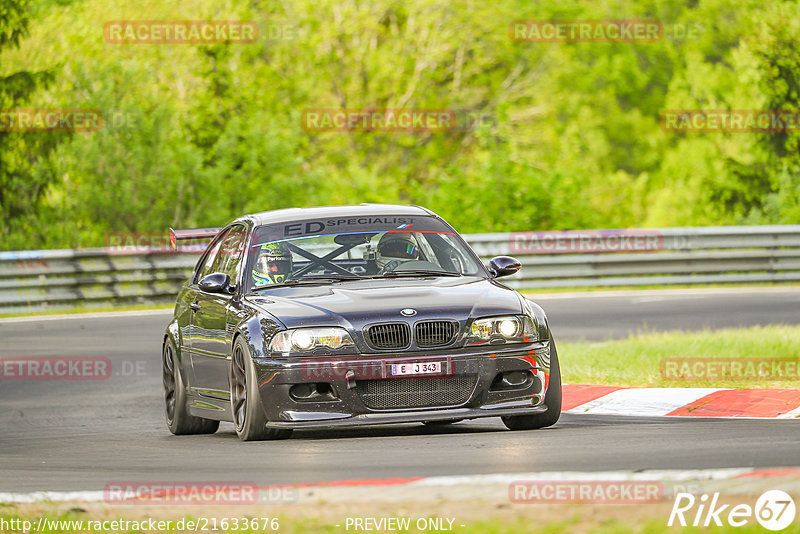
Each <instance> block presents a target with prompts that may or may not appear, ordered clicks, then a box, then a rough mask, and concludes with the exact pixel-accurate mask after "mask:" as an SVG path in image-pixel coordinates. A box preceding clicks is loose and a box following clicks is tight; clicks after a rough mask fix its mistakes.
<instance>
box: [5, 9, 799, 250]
mask: <svg viewBox="0 0 800 534" xmlns="http://www.w3.org/2000/svg"><path fill="white" fill-rule="evenodd" d="M21 2H22V0H5V2H4V4H5V7H0V36H2V35H3V32H4V30H5V31H6V32H7V31H9V30H8V28H13V27H14V25H15V24H17V26H18V24H19V23H18V22H16V23H15V21H14V17H8V16H4V14H6V15H7V14H8V13H13V6H17V7H19V6H22V7H21V8H20V10H21V11H20V12H21V13H24V14H25V16H26V18H27V19H28V30H29V31H28V33H27V34H26V35H25V36H24V37H23V38H22V39H20V40H19V43H18V46H13V45H12V44H9V43H5V45H4V44H3V42H2V40H0V104H2V105H0V108H13V107H48V108H53V107H65V108H94V109H100V110H102V111H103V113H104V116H105V117H106V126H105V127H104V128H102V129H101V130H99V131H97V132H93V133H75V134H72V135H65V134H60V135H61V137H59V138H57V139H55V140H54V139H52V136H53V135H55V134H26V135H21V134H10V133H3V132H0V165H2V168H0V186H2V196H0V210H2V217H3V218H2V221H1V222H0V240H1V241H0V248H2V249H31V248H59V247H77V246H99V245H102V244H103V242H104V236H105V235H106V234H107V233H109V232H125V231H142V232H148V231H163V230H164V229H165V228H166V227H167V226H175V227H192V226H210V225H218V224H224V223H225V222H227V221H228V220H230V219H232V218H233V217H235V216H238V215H240V214H242V213H246V212H254V211H262V210H269V209H275V208H281V207H289V206H310V205H319V204H337V203H358V202H400V203H415V204H421V205H425V206H427V207H430V208H431V209H433V210H434V211H436V212H438V213H439V214H440V215H442V216H443V217H444V218H445V219H447V220H449V221H450V222H452V223H453V224H454V226H455V227H456V228H457V229H458V230H460V231H462V232H486V231H512V230H534V229H536V230H547V229H574V228H625V227H659V226H691V225H727V224H767V223H798V222H800V203H799V202H798V200H799V199H800V178H798V176H799V175H800V154H799V153H798V139H800V137H799V136H798V134H796V133H789V134H784V135H756V134H741V133H738V134H737V133H717V134H710V133H709V134H698V133H694V134H687V133H672V132H665V131H664V130H663V129H662V128H661V127H660V125H659V114H660V112H662V111H663V110H665V109H698V108H711V109H795V110H797V109H800V53H798V52H799V51H798V43H800V16H798V15H800V9H798V7H799V6H798V2H797V1H794V0H792V1H783V0H770V1H764V0H757V1H755V0H753V1H751V0H738V1H723V0H697V1H678V0H663V1H660V2H654V3H652V4H650V3H643V2H637V1H635V0H597V1H593V2H584V1H573V0H536V1H531V0H497V1H495V2H481V1H478V0H457V1H455V2H454V1H451V0H404V1H399V0H398V1H395V0H292V1H291V2H276V1H274V0H251V1H249V2H248V1H244V0H196V1H194V2H184V3H180V2H169V1H167V0H161V1H157V0H142V1H139V2H120V1H115V2H111V1H109V0H34V1H33V3H31V4H29V5H27V4H22V3H21ZM645 4H647V5H645ZM9 6H12V7H9ZM4 10H5V12H4ZM174 19H177V20H256V21H258V22H259V24H260V27H261V29H262V37H261V38H260V39H259V41H258V42H257V43H254V44H237V45H221V44H220V45H209V46H199V45H189V44H177V45H164V44H127V45H118V44H108V43H105V42H104V40H103V25H104V24H105V23H106V22H108V21H112V20H174ZM519 19H573V20H574V19H657V20H660V21H662V22H663V24H664V26H665V30H666V38H665V39H663V40H661V41H659V42H656V43H571V44H555V43H516V42H512V41H511V39H510V38H509V34H508V28H509V23H510V22H512V21H514V20H519ZM275 27H283V28H291V29H292V30H293V31H291V32H289V33H288V35H285V38H281V39H269V38H268V37H269V36H268V35H266V36H265V35H263V34H264V33H268V32H267V31H265V30H268V29H269V28H275ZM19 72H31V73H44V74H41V77H45V76H46V73H52V76H53V79H52V80H51V81H50V82H49V83H47V80H46V79H44V78H42V80H41V83H37V84H35V87H34V86H31V87H28V88H27V89H26V90H25V91H24V92H23V93H21V96H20V94H17V97H18V98H16V100H9V99H8V98H6V99H5V100H3V99H2V95H4V94H8V93H9V87H10V86H9V81H8V80H9V79H10V78H12V77H13V76H14V75H15V73H19ZM4 91H5V92H4ZM306 108H350V109H352V108H436V109H439V108H448V109H457V110H465V111H468V112H470V113H472V114H473V115H475V116H481V117H483V119H484V120H482V121H480V122H479V123H477V124H475V127H472V128H467V129H465V130H460V131H456V132H448V133H433V132H429V133H376V132H372V133H366V132H346V133H343V132H328V133H309V132H306V131H305V130H303V129H302V127H301V124H300V117H301V114H302V112H303V110H304V109H306ZM36 136H39V137H36ZM48 136H49V137H48ZM12 165H14V168H13V169H12V167H11V166H12ZM12 171H13V172H12Z"/></svg>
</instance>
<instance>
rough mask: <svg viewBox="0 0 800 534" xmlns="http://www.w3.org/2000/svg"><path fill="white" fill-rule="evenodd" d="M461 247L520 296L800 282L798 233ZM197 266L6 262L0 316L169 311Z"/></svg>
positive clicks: (695, 233) (566, 238)
mask: <svg viewBox="0 0 800 534" xmlns="http://www.w3.org/2000/svg"><path fill="white" fill-rule="evenodd" d="M464 237H465V238H466V240H467V241H468V242H469V243H470V245H471V246H472V247H473V248H474V249H475V251H476V252H477V253H478V254H479V255H480V256H481V257H482V258H483V259H485V260H486V261H487V262H488V260H489V259H490V258H492V257H493V256H498V255H512V256H515V257H517V258H519V259H520V260H521V261H522V265H523V267H522V270H521V271H520V272H519V273H518V274H516V275H514V276H512V277H509V278H506V279H504V280H505V281H507V283H508V284H509V285H510V286H513V287H516V288H518V289H529V290H534V289H538V288H557V287H575V288H580V287H597V286H603V287H612V286H642V285H661V284H664V285H669V284H710V283H753V282H773V283H775V282H796V281H798V280H800V225H782V226H725V227H699V228H663V229H647V230H592V231H588V230H587V231H565V232H518V233H510V234H509V233H497V234H471V235H465V236H464ZM195 250H196V248H195ZM197 258H198V254H197V252H192V253H170V252H168V251H166V250H165V249H164V247H154V248H144V249H142V248H137V247H133V249H128V248H126V247H124V246H121V247H120V246H114V247H107V248H98V249H78V250H32V251H19V252H0V313H8V312H16V311H20V312H24V311H43V310H49V309H62V308H68V307H73V306H75V305H81V306H86V307H92V306H97V305H109V304H150V303H167V302H170V301H172V300H173V299H174V297H175V295H176V294H177V292H178V290H179V288H180V286H181V284H183V282H184V281H185V280H186V278H187V276H188V274H189V272H190V271H191V269H192V267H193V266H194V264H195V263H196V261H197Z"/></svg>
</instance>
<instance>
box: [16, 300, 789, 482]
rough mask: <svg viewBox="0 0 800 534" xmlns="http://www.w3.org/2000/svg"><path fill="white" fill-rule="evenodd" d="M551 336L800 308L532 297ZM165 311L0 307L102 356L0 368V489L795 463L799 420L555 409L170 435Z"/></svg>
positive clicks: (30, 352) (23, 351)
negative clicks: (526, 417) (97, 372)
mask: <svg viewBox="0 0 800 534" xmlns="http://www.w3.org/2000/svg"><path fill="white" fill-rule="evenodd" d="M538 301H539V302H540V303H541V304H542V306H543V307H544V308H545V310H546V311H547V312H548V314H549V316H550V319H551V324H552V328H553V331H554V332H555V334H556V336H557V338H558V339H562V340H563V339H580V338H583V339H602V338H606V337H621V336H625V335H627V334H628V333H630V332H637V331H647V330H664V329H676V328H686V329H698V328H704V327H709V328H719V327H723V326H737V325H753V324H774V323H793V324H796V323H798V322H800V313H798V310H800V290H797V289H793V288H781V289H763V290H743V289H737V290H728V289H725V290H708V291H698V290H686V291H679V290H676V291H666V292H654V291H648V292H640V293H637V294H631V293H621V294H616V295H614V294H598V295H591V296H585V297H576V296H568V295H563V294H554V295H549V296H546V297H544V298H541V299H538ZM168 318H169V312H164V313H162V312H158V313H149V314H137V315H135V316H130V315H129V316H110V317H97V316H83V317H82V316H75V317H71V318H68V319H53V318H51V319H46V320H30V319H25V320H13V321H0V357H11V356H37V357H47V356H101V357H108V358H110V359H111V360H112V369H113V372H112V376H111V377H110V378H109V379H107V380H95V381H13V380H0V403H1V404H0V405H1V406H2V410H0V491H3V492H28V491H37V490H101V489H102V488H103V486H104V485H106V484H108V483H113V482H120V481H163V482H168V481H185V482H191V481H247V482H255V483H257V484H260V485H266V484H283V483H300V482H316V481H325V480H343V479H366V478H383V477H411V476H434V475H457V474H479V473H513V472H531V471H540V470H547V471H554V470H568V471H603V470H617V469H634V470H635V469H694V468H717V467H778V466H800V447H798V446H797V443H798V442H799V441H800V424H798V422H797V421H791V420H773V421H759V420H720V419H717V420H710V419H692V420H684V419H672V418H636V417H614V416H591V415H573V414H565V415H563V416H562V418H561V420H560V421H559V423H558V424H557V425H556V426H555V427H553V428H551V429H547V430H540V431H531V432H511V431H507V430H505V428H504V427H503V426H502V423H501V422H500V421H499V420H495V419H484V420H479V421H472V422H462V423H459V424H457V425H454V426H452V427H450V428H445V429H429V428H425V427H423V426H422V425H398V426H382V427H374V428H368V429H347V430H337V431H327V432H308V431H304V432H300V431H297V432H295V434H294V437H293V438H292V439H290V440H286V441H278V442H261V443H242V442H240V441H239V440H238V438H237V437H236V434H235V433H234V432H233V427H232V425H231V424H223V425H221V427H220V430H219V431H218V433H217V434H214V435H212V436H200V437H194V436H188V437H174V436H172V435H170V434H169V432H168V430H167V428H166V426H165V424H164V422H163V414H162V399H161V369H160V364H159V344H160V336H161V333H162V331H163V329H164V326H165V324H166V322H167V321H168Z"/></svg>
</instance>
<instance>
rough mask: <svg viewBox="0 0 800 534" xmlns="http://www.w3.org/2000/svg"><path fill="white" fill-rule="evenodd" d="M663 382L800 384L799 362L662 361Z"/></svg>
mask: <svg viewBox="0 0 800 534" xmlns="http://www.w3.org/2000/svg"><path fill="white" fill-rule="evenodd" d="M661 377H662V378H664V379H665V380H676V381H703V380H800V360H798V359H790V358H665V359H663V360H661Z"/></svg>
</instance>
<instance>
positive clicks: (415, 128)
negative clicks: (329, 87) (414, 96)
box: [300, 108, 457, 132]
mask: <svg viewBox="0 0 800 534" xmlns="http://www.w3.org/2000/svg"><path fill="white" fill-rule="evenodd" d="M300 124H301V126H302V128H303V129H304V130H306V131H309V132H347V131H357V132H373V131H382V132H447V131H450V130H454V129H455V128H456V127H457V121H456V113H455V111H453V110H451V109H335V108H318V109H304V110H303V114H302V116H301V123H300Z"/></svg>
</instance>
